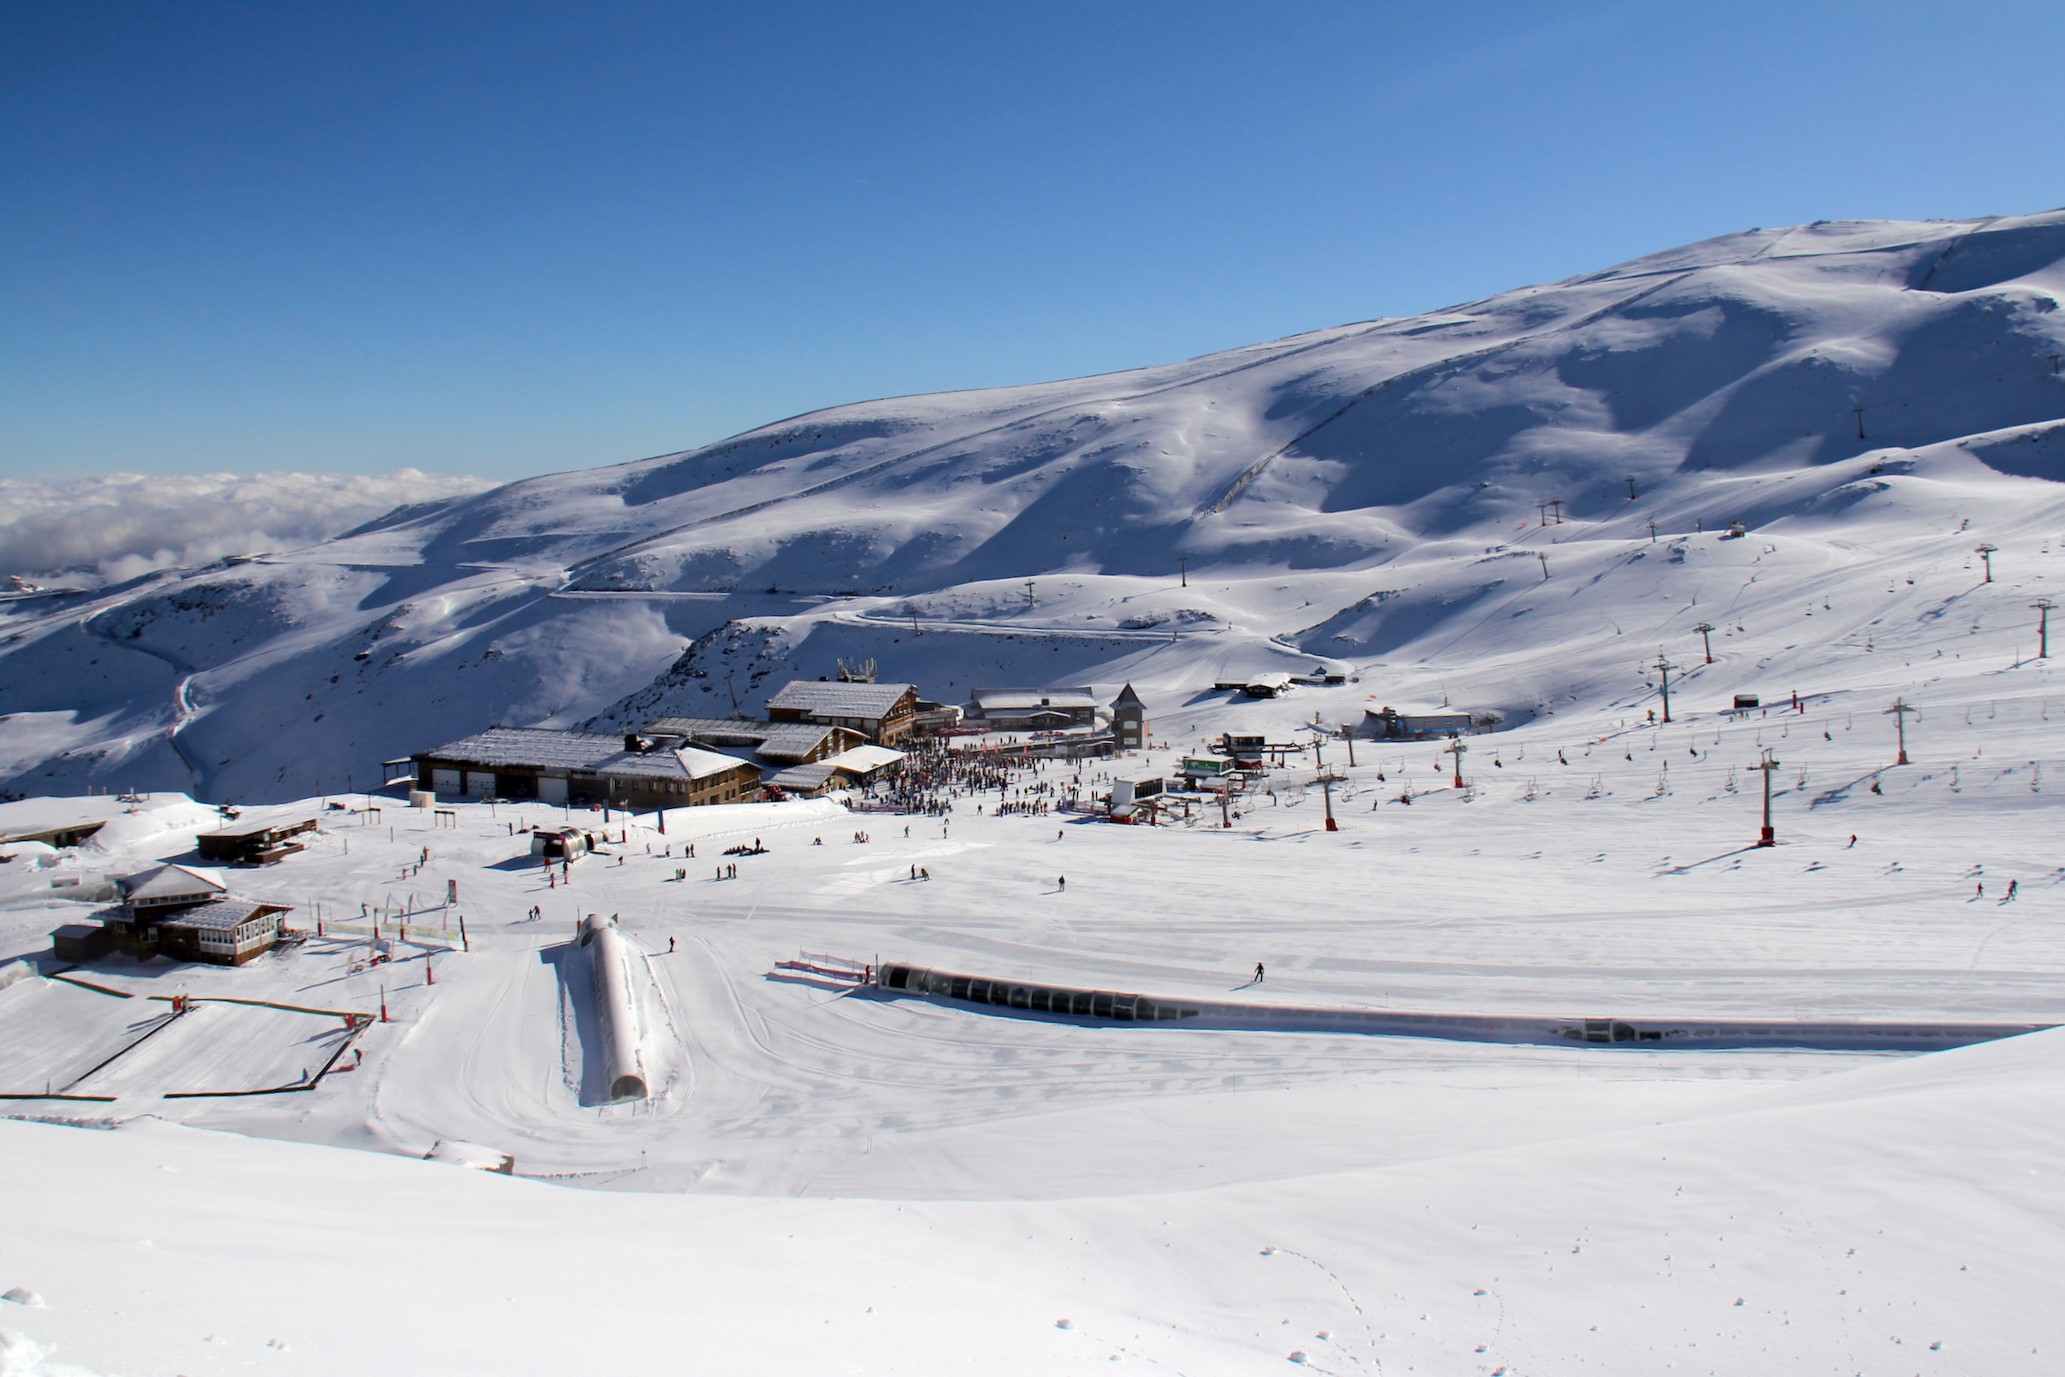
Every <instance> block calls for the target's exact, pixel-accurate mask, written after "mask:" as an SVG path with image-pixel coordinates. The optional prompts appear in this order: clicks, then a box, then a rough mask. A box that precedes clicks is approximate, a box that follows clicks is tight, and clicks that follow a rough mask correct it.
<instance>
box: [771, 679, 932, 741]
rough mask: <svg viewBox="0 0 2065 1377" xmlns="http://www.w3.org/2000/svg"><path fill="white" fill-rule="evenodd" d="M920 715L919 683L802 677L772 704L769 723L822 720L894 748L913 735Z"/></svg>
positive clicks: (827, 724)
mask: <svg viewBox="0 0 2065 1377" xmlns="http://www.w3.org/2000/svg"><path fill="white" fill-rule="evenodd" d="M917 716H918V689H917V686H916V685H915V684H851V683H834V682H832V681H831V680H828V679H819V680H815V681H813V680H808V679H797V680H793V681H791V682H790V683H789V684H788V685H787V686H786V687H784V688H783V689H782V691H781V692H780V693H777V694H776V695H774V697H772V698H770V699H768V700H767V719H768V721H770V722H818V723H822V724H824V725H826V726H831V727H848V728H851V729H852V730H854V731H857V732H859V733H860V734H861V735H862V736H864V737H866V738H867V740H868V741H869V742H870V743H871V744H873V745H876V746H894V745H895V744H896V743H897V742H899V741H901V740H903V739H904V738H905V737H907V736H909V735H910V734H911V730H912V728H913V727H914V726H915V725H916V722H917Z"/></svg>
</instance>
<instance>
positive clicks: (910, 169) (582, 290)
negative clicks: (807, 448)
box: [0, 0, 2065, 478]
mask: <svg viewBox="0 0 2065 1377" xmlns="http://www.w3.org/2000/svg"><path fill="white" fill-rule="evenodd" d="M2061 38H2065V6H2059V5H2056V4H2027V5H2018V4H1981V3H1971V2H1970V0H1967V3H1962V4H1956V5H1950V4H1924V3H1898V0H1891V2H1889V3H1878V4H1855V5H1848V4H1826V5H1813V4H1804V3H1793V4H1710V5H1678V4H1632V3H1624V4H1572V5H1542V4H1539V3H1528V4H1503V3H1474V4H1473V3H1463V4H1456V5H1447V6H1441V5H1427V4H1424V3H1415V4H1384V3H1369V4H1299V3H1278V4H1268V5H1264V4H1252V5H1225V4H1213V3H1187V4H1173V3H1171V4H1159V3H1137V4H1127V3H1106V4H1069V3H1057V4H1045V5H1040V6H1026V7H1005V6H987V5H971V4H961V5H946V4H897V5H859V4H823V5H800V4H799V5H789V4H779V3H775V4H756V5H751V6H747V5H725V6H697V5H659V4H639V3H598V4H594V5H582V6H574V5H565V4H550V5H548V4H530V3H523V0H504V2H503V3H492V4H491V3H480V4H453V3H440V2H439V0H414V2H413V3H406V4H383V3H375V2H373V0H365V2H362V3H351V4H342V3H339V4H326V3H292V4H280V3H277V0H267V2H266V3H249V4H220V3H209V0H182V2H181V3H167V4H145V3H134V4H105V3H95V2H94V0H58V2H56V3H46V0H14V3H12V4H9V5H8V6H6V7H4V9H0V119H4V126H0V127H4V130H5V137H4V138H0V187H5V188H6V190H5V193H4V194H0V264H4V265H5V266H4V268H0V474H14V475H28V476H33V475H54V474H74V473H95V472H107V471H115V470H127V471H135V472H146V473H150V472H165V473H175V472H203V471H216V470H223V471H234V472H257V471H267V470H298V471H309V472H364V473H371V472H384V471H387V470H391V469H394V468H398V467H401V466H404V465H410V466H414V467H417V468H422V469H426V470H431V471H445V472H461V473H475V474H480V475H484V476H488V477H511V478H513V477H520V476H523V475H526V474H532V473H543V472H549V471H553V470H558V469H567V468H577V467H588V466H592V465H596V464H603V463H612V462H617V461H620V460H625V459H632V458H637V457H640V456H644V455H649V454H656V453H661V452H665V451H669V450H675V449H682V448H687V447H690V446H694V445H697V444H702V443H706V442H708V441H711V440H715V439H718V438H721V437H722V436H724V435H727V434H730V433H732V432H735V431H738V430H742V429H746V428H748V427H751V426H754V425H758V424H761V423H764V422H767V421H771V420H775V419H777V418H780V417H782V416H786V415H789V414H793V413H796V412H800V411H806V410H811V409H814V408H817V407H821V406H829V405H834V404H837V403H840V402H846V401H855V400H860V399H863V398H868V397H875V396H881V395H886V394H894V393H910V392H929V391H937V390H944V389H951V388H965V387H981V386H989V385H998V384H1011V383H1021V382H1033V381H1038V380H1042V379H1047V378H1056V377H1068V376H1074V375H1078V374H1084V373H1093V372H1103V371H1108V370H1113V369H1119V368H1125V367H1130V366H1134V365H1140V364H1150V363H1157V362H1165V361H1168V360H1172V359H1178V358H1184V357H1189V356H1191V355H1195V354H1200V353H1206V352H1209V351H1212V350H1215V349H1221V348H1228V347H1232V346H1235V345H1240V344H1246V343H1251V342H1254V341H1257V340H1262V339H1269V338H1274V337H1276V336H1280V335H1284V334H1290V333H1294V332H1296V331H1299V330H1305V329H1311V328H1315V327H1319V326H1324V325H1332V324H1338V323H1341V322H1344V321H1351V320H1361V319H1368V318H1371V317H1375V316H1382V315H1407V314H1412V313H1415V312H1418V311H1422V310H1427V309H1430V308H1433V307H1437V306H1441V305H1445V304H1448V303H1452V302H1456V301H1461V300H1467V299H1470V298H1473V297H1478V296H1483V295H1488V294H1490V293H1492V292H1495V291H1500V290H1503V289H1506V288H1508V287H1514V286H1519V285H1522V284H1525V283H1528V282H1533V281H1543V280H1550V279H1554V278H1558V277H1563V276H1568V275H1571V274H1574V273H1579V272H1584V271H1589V270H1593V269H1597V268H1603V267H1606V266H1609V265H1611V264H1613V263H1615V262H1618V261H1621V260H1623V259H1627V258H1631V257H1635V256H1637V255H1640V254H1643V253H1648V252H1652V251H1655V250H1659V249H1663V248H1667V247H1670V246H1673V245H1675V244H1679V243H1683V242H1687V241H1691V240H1695V239H1702V238H1706V237H1708V236H1711V235H1715V234H1721V233H1726V232H1730V231H1733V230H1739V229H1744V228H1748V227H1750V226H1752V225H1777V224H1790V223H1795V222H1799V221H1806V220H1814V219H1836V218H1875V217H1916V218H1926V217H1944V218H1960V217H1965V216H1976V215H1986V214H2017V213H2025V212H2031V211H2036V210H2041V209H2048V208H2051V207H2054V206H2056V205H2059V204H2065V184H2061V182H2060V181H2059V179H2058V176H2057V173H2058V169H2059V168H2060V167H2065V157H2061V148H2060V138H2059V134H2058V129H2059V124H2060V116H2059V111H2060V110H2061V109H2065V102H2061V100H2060V97H2061V95H2065V89H2061V88H2065V74H2061V73H2065V62H2061V58H2065V44H2061V41H2060V40H2061Z"/></svg>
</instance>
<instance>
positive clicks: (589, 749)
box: [415, 727, 760, 808]
mask: <svg viewBox="0 0 2065 1377" xmlns="http://www.w3.org/2000/svg"><path fill="white" fill-rule="evenodd" d="M415 762H416V787H417V788H419V789H425V788H427V789H430V790H432V791H434V792H435V793H436V794H437V795H438V796H439V797H441V798H505V799H525V800H529V799H535V800H537V801H538V802H540V803H549V804H562V803H563V804H568V805H571V806H573V807H576V808H602V807H607V806H610V805H615V806H616V807H620V808H688V807H693V806H695V805H697V804H703V803H737V802H740V801H741V800H744V801H751V800H753V799H756V798H758V797H759V794H760V768H759V767H758V766H757V765H753V764H751V763H749V762H747V761H744V760H740V759H739V758H737V757H736V756H729V755H722V754H719V753H718V752H716V751H707V750H703V749H701V748H699V747H695V746H689V745H669V744H666V743H665V742H664V741H660V740H654V739H651V738H647V737H644V736H640V735H638V734H637V733H635V732H634V733H631V734H629V735H626V736H605V735H602V734H599V733H595V732H568V731H553V730H549V729H547V728H542V727H490V728H489V729H488V730H487V731H484V732H479V733H477V734H475V735H473V736H469V737H466V738H464V739H463V740H459V741H454V742H451V743H450V744H449V745H444V746H440V747H438V748H437V749H436V750H433V751H424V752H422V753H421V754H419V755H417V756H416V757H415Z"/></svg>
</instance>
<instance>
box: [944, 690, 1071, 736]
mask: <svg viewBox="0 0 2065 1377" xmlns="http://www.w3.org/2000/svg"><path fill="white" fill-rule="evenodd" d="M970 704H971V706H972V707H973V709H974V711H973V712H972V713H971V714H970V716H973V717H978V718H981V719H982V724H983V726H985V727H987V728H989V729H990V730H992V731H1005V732H1060V731H1067V730H1069V729H1070V728H1071V727H1094V726H1096V725H1097V698H1096V695H1095V694H1093V693H1091V692H1090V690H1089V689H1088V688H1086V687H1085V688H1047V689H1024V688H979V689H977V690H975V692H974V694H973V695H972V696H971V699H970Z"/></svg>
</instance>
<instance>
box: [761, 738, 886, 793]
mask: <svg viewBox="0 0 2065 1377" xmlns="http://www.w3.org/2000/svg"><path fill="white" fill-rule="evenodd" d="M902 760H903V752H902V751H892V750H890V749H889V748H888V747H887V746H856V747H854V748H853V749H852V750H850V751H843V752H841V753H840V754H838V755H835V756H833V757H831V758H830V759H829V760H820V761H816V762H813V763H811V764H808V765H796V766H792V767H790V768H789V769H786V770H783V771H781V772H780V773H779V774H775V775H771V776H769V777H768V779H767V781H766V782H767V783H768V784H770V785H772V786H774V787H775V788H777V789H780V790H781V791H782V792H783V793H785V794H800V795H803V796H805V797H808V798H816V797H818V796H819V795H821V794H827V793H830V792H831V791H832V790H834V789H859V788H865V787H866V786H868V785H870V784H873V783H874V782H875V781H876V780H879V779H881V778H883V777H884V776H886V775H887V774H888V773H889V772H890V771H891V770H893V769H895V768H896V767H897V765H898V764H900V763H901V762H902Z"/></svg>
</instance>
